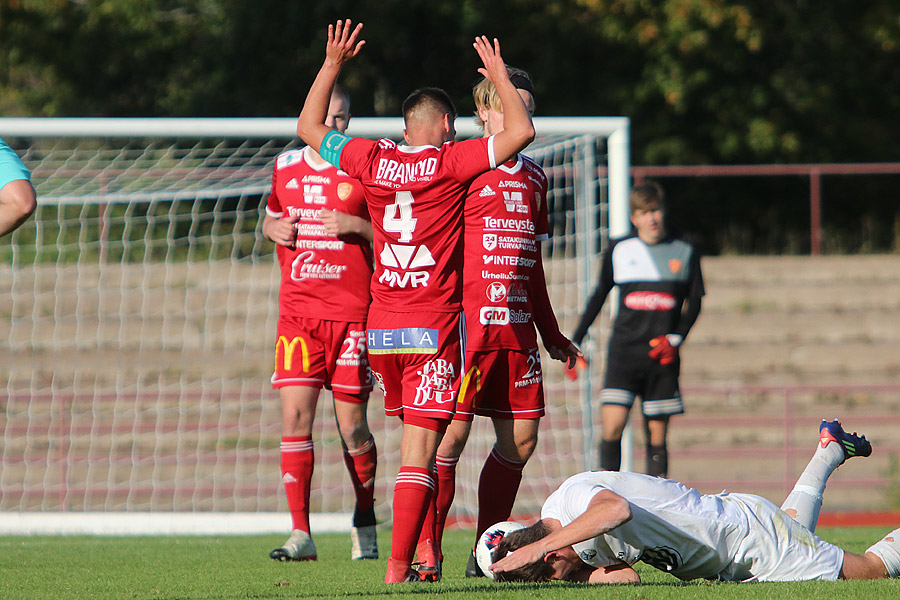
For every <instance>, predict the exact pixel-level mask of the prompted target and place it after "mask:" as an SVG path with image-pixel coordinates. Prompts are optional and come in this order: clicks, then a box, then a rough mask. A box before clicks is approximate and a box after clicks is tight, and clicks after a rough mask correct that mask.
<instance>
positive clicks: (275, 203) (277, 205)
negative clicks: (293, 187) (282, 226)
mask: <svg viewBox="0 0 900 600" xmlns="http://www.w3.org/2000/svg"><path fill="white" fill-rule="evenodd" d="M266 214H267V215H268V216H270V217H272V218H273V219H280V218H281V217H282V215H283V214H284V209H283V208H282V207H281V201H280V200H279V199H278V169H277V168H275V167H273V168H272V191H271V192H269V199H268V200H266Z"/></svg>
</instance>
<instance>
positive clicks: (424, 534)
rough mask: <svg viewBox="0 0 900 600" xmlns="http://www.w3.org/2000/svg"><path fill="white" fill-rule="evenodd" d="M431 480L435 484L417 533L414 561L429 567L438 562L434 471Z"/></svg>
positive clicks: (436, 482)
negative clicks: (420, 528) (417, 539)
mask: <svg viewBox="0 0 900 600" xmlns="http://www.w3.org/2000/svg"><path fill="white" fill-rule="evenodd" d="M435 469H437V467H435ZM431 480H432V481H433V482H434V484H435V489H434V490H433V491H432V493H431V500H430V501H429V502H428V510H427V511H426V512H425V520H424V521H422V530H421V531H419V541H418V542H416V560H417V561H418V562H420V563H422V564H423V565H429V566H433V565H436V564H437V561H438V560H439V559H438V555H439V553H440V551H439V550H438V545H437V537H436V535H435V529H436V527H437V520H438V514H437V498H438V493H439V492H438V490H440V486H439V485H438V480H437V472H436V470H435V471H432V472H431Z"/></svg>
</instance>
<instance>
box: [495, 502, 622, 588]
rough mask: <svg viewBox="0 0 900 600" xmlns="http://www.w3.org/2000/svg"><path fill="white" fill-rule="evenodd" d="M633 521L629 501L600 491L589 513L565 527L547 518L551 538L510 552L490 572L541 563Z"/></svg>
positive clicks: (588, 509) (545, 538)
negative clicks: (549, 556)
mask: <svg viewBox="0 0 900 600" xmlns="http://www.w3.org/2000/svg"><path fill="white" fill-rule="evenodd" d="M630 520H631V507H630V506H629V504H628V501H627V500H625V498H623V497H622V496H620V495H618V494H616V493H615V492H612V491H610V490H600V491H599V492H597V493H596V494H594V497H593V498H591V501H590V503H588V508H587V510H586V511H584V513H583V514H582V515H581V516H579V517H578V518H577V519H575V520H574V521H572V522H571V523H569V524H568V525H566V526H565V527H562V526H561V524H560V522H559V521H557V520H556V519H545V520H544V522H545V523H547V525H548V526H549V527H550V529H551V533H550V534H549V535H548V536H546V537H544V538H542V539H540V540H538V541H536V542H534V543H532V544H528V545H527V546H522V547H521V548H519V549H518V550H516V551H515V552H510V553H509V554H507V555H506V556H505V557H503V558H502V559H500V560H499V561H497V562H496V563H494V564H493V565H492V566H491V570H492V571H494V572H498V571H511V570H513V569H517V568H519V567H522V566H525V565H527V564H529V563H532V562H534V561H536V560H542V559H544V557H546V556H547V555H548V554H550V553H551V552H555V551H556V550H560V549H561V548H566V547H567V546H571V545H572V544H577V543H579V542H583V541H585V540H589V539H591V538H595V537H597V536H598V535H602V534H604V533H606V532H607V531H612V530H613V529H615V528H616V527H618V526H619V525H622V524H623V523H627V522H628V521H630Z"/></svg>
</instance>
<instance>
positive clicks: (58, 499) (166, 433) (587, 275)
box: [0, 117, 630, 535]
mask: <svg viewBox="0 0 900 600" xmlns="http://www.w3.org/2000/svg"><path fill="white" fill-rule="evenodd" d="M464 121H466V120H465V119H461V120H460V122H459V123H458V132H459V138H460V139H461V138H464V137H473V136H477V135H480V131H479V130H478V129H477V128H476V127H475V125H474V124H473V123H471V122H464ZM534 121H535V128H536V130H537V133H538V138H537V139H536V140H535V142H534V143H533V144H532V145H531V146H530V147H529V148H528V149H527V150H526V154H528V155H529V156H532V157H533V158H534V159H535V160H537V161H538V162H539V163H540V164H541V165H542V166H543V167H544V169H545V171H546V173H547V175H548V177H549V179H550V192H549V197H548V203H549V208H550V219H551V222H550V227H551V240H550V241H549V242H548V243H547V244H546V245H545V247H544V256H545V269H546V272H547V281H548V285H549V288H550V297H551V299H552V301H553V305H554V309H555V311H556V314H557V317H558V318H559V320H560V324H561V327H562V328H563V331H564V332H571V331H572V329H573V328H574V326H575V322H576V320H577V318H578V315H579V313H580V311H581V309H582V308H583V306H584V303H585V301H586V298H587V295H588V294H589V293H590V291H591V290H592V289H593V287H594V285H595V283H596V275H597V268H598V261H599V252H600V250H601V248H602V247H603V246H604V245H605V243H606V241H607V240H608V239H609V237H610V235H611V234H612V236H614V237H615V236H618V235H623V234H624V233H625V232H627V230H628V227H629V221H628V191H629V175H628V173H629V167H630V164H629V122H628V119H626V118H622V117H615V118H593V117H591V118H576V117H572V118H561V117H537V118H535V119H534ZM295 127H296V120H295V119H294V118H278V119H258V118H257V119H11V118H6V119H3V118H0V137H2V138H3V139H5V140H6V141H7V142H8V143H9V144H10V146H11V147H12V148H13V149H14V150H16V152H17V153H18V154H19V155H20V156H21V157H22V158H23V160H24V162H25V163H26V165H27V166H28V167H29V168H30V169H31V170H32V177H33V182H34V184H35V187H36V189H37V192H38V210H37V212H36V213H35V215H34V216H33V217H32V218H31V219H30V220H28V221H27V222H26V223H25V224H24V225H23V226H22V227H21V228H19V229H18V230H17V231H15V232H14V233H13V234H12V235H11V236H9V237H7V238H4V239H3V240H2V241H0V281H3V292H2V295H0V535H15V534H34V533H62V534H67V533H72V534H75V533H88V534H152V533H157V534H229V533H230V534H248V533H286V532H288V531H289V529H290V517H289V514H288V512H287V505H286V501H285V499H284V491H283V489H282V484H281V477H280V471H279V458H280V455H279V442H280V437H281V411H280V402H279V398H278V394H277V392H276V391H275V390H273V389H272V388H271V384H270V383H269V376H270V375H271V372H272V368H273V365H274V332H275V323H276V320H277V312H278V302H277V299H278V286H279V273H278V269H277V266H276V260H275V257H274V252H273V249H274V247H273V244H271V243H270V242H268V241H267V240H265V239H264V238H263V236H262V235H261V233H260V226H261V223H262V214H263V212H262V207H263V206H264V202H265V198H266V196H267V194H268V192H269V186H270V183H271V172H272V165H273V163H274V159H275V156H277V155H278V154H279V153H280V152H282V151H283V150H285V149H286V148H290V147H297V146H298V145H301V144H300V142H299V140H297V139H296V137H295V135H294V131H295ZM401 131H402V121H401V120H400V119H387V118H385V119H378V118H354V119H353V120H352V122H351V126H350V129H349V131H348V133H350V134H351V135H355V136H365V137H392V138H394V139H397V138H398V137H399V136H400V133H401ZM598 325H599V323H598ZM606 327H607V326H606V324H603V325H602V326H595V328H594V329H595V331H598V330H599V331H600V335H601V336H604V335H605V334H606ZM591 349H592V350H593V352H592V356H593V357H594V359H595V360H593V362H592V365H591V368H590V373H588V374H582V376H581V377H580V378H579V380H578V381H576V382H570V381H568V380H566V379H565V377H564V373H563V368H562V366H561V365H560V363H554V362H551V361H550V359H549V357H547V356H546V355H545V356H544V361H543V364H544V383H545V392H546V398H547V405H548V416H547V417H546V418H545V419H544V422H543V424H542V426H541V435H540V440H539V443H538V448H537V450H536V452H535V455H534V456H533V457H532V459H531V461H530V462H529V464H528V466H527V467H526V470H525V474H524V478H523V481H522V486H521V488H520V491H519V497H518V499H517V503H516V508H515V512H516V514H521V515H534V514H536V513H537V511H538V510H539V507H540V503H541V501H542V500H543V498H544V497H545V496H546V495H547V494H548V493H549V492H550V491H552V489H554V488H555V486H556V485H557V484H558V483H559V482H560V481H561V480H562V479H563V478H565V477H567V476H568V475H571V474H573V473H575V472H578V471H581V470H584V469H586V468H592V467H595V466H596V443H595V442H596V440H595V439H594V437H593V433H592V432H593V428H594V427H595V426H596V424H597V418H596V417H597V414H596V412H597V411H592V403H596V398H594V396H595V393H596V392H597V391H598V390H599V375H600V373H601V372H602V361H601V360H600V356H601V354H602V346H601V345H600V344H599V343H591ZM319 406H320V409H319V414H318V416H317V419H316V428H315V431H314V441H315V444H316V446H315V456H316V466H315V469H316V470H315V473H314V480H313V490H312V498H311V502H312V510H313V511H314V512H315V513H316V514H315V516H314V518H313V530H314V532H316V531H335V530H345V529H349V526H350V518H349V515H348V513H350V512H352V509H353V492H352V490H351V488H350V485H349V478H348V476H347V475H346V473H345V467H344V464H343V460H342V457H341V444H340V439H339V436H338V433H337V427H336V425H335V421H334V412H333V409H332V406H331V398H330V394H328V393H327V392H323V393H322V395H321V396H320V404H319ZM369 419H370V426H371V428H372V430H373V432H374V435H375V439H376V443H377V445H378V449H379V465H378V475H377V480H376V514H377V516H378V519H379V522H380V523H389V522H390V518H391V502H390V500H391V492H392V484H393V480H394V478H395V476H396V473H397V470H398V468H399V437H400V428H399V422H398V421H397V420H396V419H386V418H385V417H384V413H383V410H382V403H381V398H380V395H379V394H378V393H377V392H376V393H375V394H373V397H372V399H371V401H370V404H369ZM492 443H493V430H492V428H491V426H490V424H489V422H488V421H487V420H486V419H476V423H475V426H474V427H473V432H472V437H471V438H470V441H469V444H468V447H467V448H466V451H465V452H464V453H463V456H462V459H461V461H460V463H459V467H458V471H457V473H458V487H457V494H456V500H455V502H454V506H453V509H452V510H453V513H452V514H451V521H454V520H455V521H456V522H458V523H460V524H462V525H464V526H474V519H475V514H476V510H477V494H476V487H477V480H478V474H479V472H480V469H481V465H482V463H483V462H484V459H485V457H486V456H487V454H488V453H489V452H490V447H491V444H492ZM626 460H627V459H626ZM626 466H627V465H626Z"/></svg>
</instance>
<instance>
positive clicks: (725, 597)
mask: <svg viewBox="0 0 900 600" xmlns="http://www.w3.org/2000/svg"><path fill="white" fill-rule="evenodd" d="M819 533H820V535H821V536H822V537H823V538H825V539H827V540H829V541H831V542H834V543H836V544H838V545H840V546H842V547H844V548H846V549H848V550H850V551H856V552H862V551H864V550H865V549H866V548H867V547H868V546H869V545H870V544H871V543H872V542H874V541H876V540H877V539H879V538H880V537H881V536H883V535H884V534H885V533H886V531H885V530H884V529H883V528H852V529H850V528H847V529H822V530H821V531H820V532H819ZM471 537H472V534H471V533H470V532H467V531H451V532H448V534H447V539H446V541H445V554H446V556H447V558H446V561H445V565H444V579H443V581H441V582H440V583H437V584H398V585H393V586H387V585H385V584H384V583H382V581H383V578H384V572H385V568H386V557H387V555H388V550H389V544H390V533H389V532H387V531H385V532H381V533H380V539H379V541H380V547H381V553H382V558H381V559H380V560H377V561H360V562H354V561H351V560H350V559H349V554H350V543H349V539H348V537H347V536H346V535H334V534H332V535H319V536H317V537H316V546H317V549H318V551H319V560H318V561H317V562H313V563H277V562H274V561H272V560H269V558H268V556H267V554H268V552H269V550H271V549H272V548H274V547H276V546H278V545H280V544H281V543H282V542H283V541H284V539H283V538H282V537H280V536H255V537H140V538H135V537H131V538H129V537H124V538H121V537H96V538H95V537H6V538H0V598H3V599H10V600H12V599H15V600H19V599H22V600H24V599H30V598H36V599H37V598H40V599H47V600H50V599H52V600H68V599H79V600H82V599H85V600H86V599H91V600H95V599H103V598H115V599H120V598H122V599H128V598H140V599H143V598H146V599H179V600H200V599H210V600H212V599H215V600H219V599H232V598H234V599H237V598H365V599H367V600H379V599H382V598H397V599H402V598H439V599H441V600H445V599H446V600H456V599H460V600H462V599H467V600H471V599H472V598H491V599H493V598H498V599H513V598H516V599H519V598H546V599H553V600H557V599H560V600H561V599H568V598H571V599H576V598H577V599H579V600H581V599H584V598H603V599H609V600H683V599H704V598H716V599H719V600H731V599H741V600H743V599H746V600H763V599H788V598H789V599H792V600H793V599H802V598H809V599H816V600H857V599H866V600H868V599H879V600H880V599H882V598H900V581H862V582H854V581H840V582H836V583H832V582H804V583H764V584H733V583H710V582H704V581H701V582H690V583H682V582H680V581H678V580H677V579H675V578H674V577H671V576H669V575H666V574H663V573H660V572H659V571H656V570H654V569H652V568H650V567H646V566H644V565H643V564H638V567H637V568H638V570H639V572H640V574H641V577H642V578H643V579H644V583H642V584H640V585H620V586H589V585H584V584H567V583H561V582H555V583H548V584H495V583H492V582H490V581H488V580H486V579H475V580H472V579H465V577H463V570H464V568H465V559H466V552H467V551H468V548H469V544H470V543H471Z"/></svg>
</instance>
